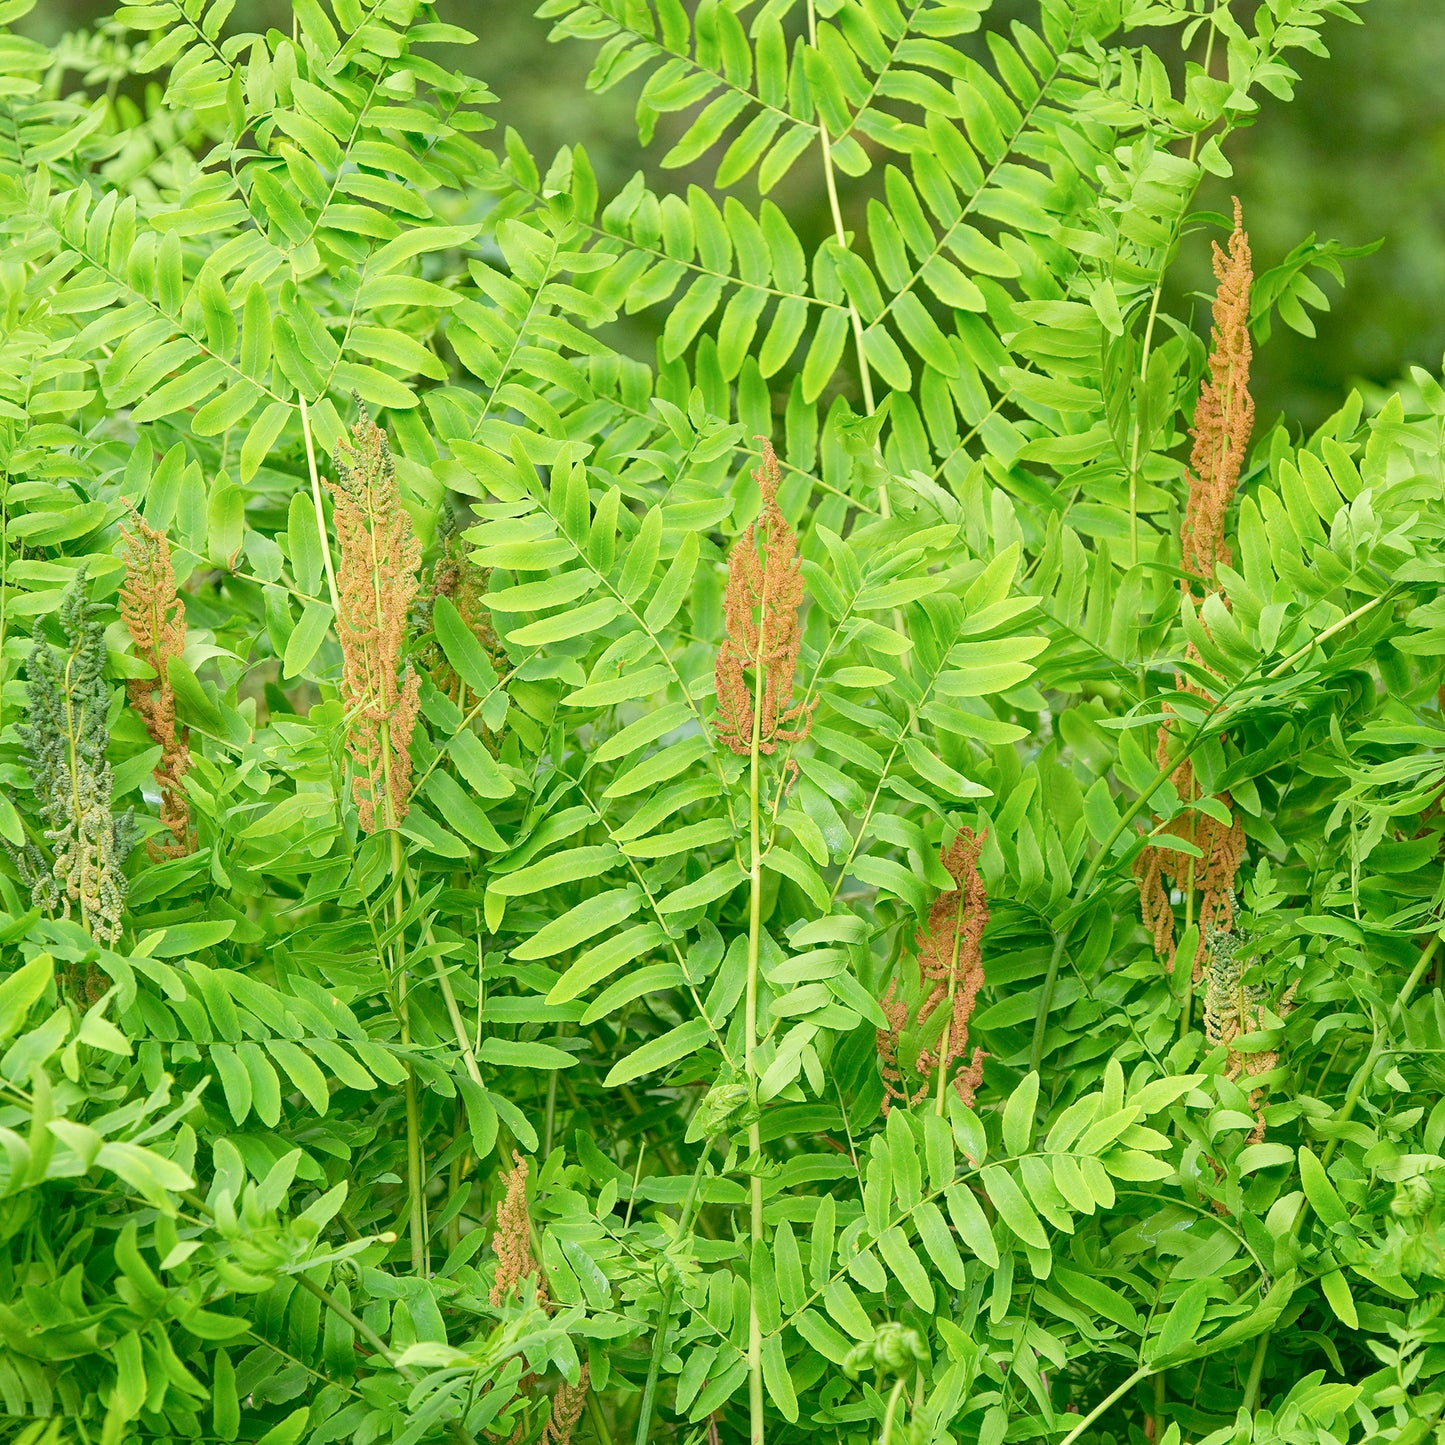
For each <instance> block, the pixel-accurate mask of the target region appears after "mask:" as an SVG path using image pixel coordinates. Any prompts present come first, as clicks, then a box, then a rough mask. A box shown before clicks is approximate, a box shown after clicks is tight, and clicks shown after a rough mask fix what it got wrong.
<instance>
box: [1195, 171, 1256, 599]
mask: <svg viewBox="0 0 1445 1445" xmlns="http://www.w3.org/2000/svg"><path fill="white" fill-rule="evenodd" d="M1214 275H1215V277H1216V279H1217V280H1218V282H1219V286H1218V289H1217V291H1216V292H1215V297H1214V326H1213V329H1212V331H1211V333H1210V343H1211V345H1210V353H1209V375H1208V377H1207V378H1206V379H1205V381H1204V384H1203V385H1202V386H1201V387H1200V389H1199V401H1198V403H1197V404H1196V406H1195V409H1194V427H1193V430H1192V431H1191V433H1190V434H1191V436H1193V438H1194V447H1193V450H1192V451H1191V453H1190V457H1189V471H1188V478H1189V500H1188V503H1187V505H1186V508H1185V513H1184V525H1183V529H1182V532H1181V542H1182V550H1181V559H1180V566H1181V567H1182V568H1183V570H1184V571H1185V572H1186V573H1188V574H1189V576H1190V577H1192V578H1195V579H1197V580H1198V581H1200V582H1201V583H1203V590H1204V591H1205V592H1209V591H1212V590H1214V572H1215V568H1216V566H1217V565H1218V564H1219V563H1221V562H1224V563H1228V561H1229V558H1230V552H1229V546H1228V544H1227V543H1226V542H1225V540H1224V514H1225V512H1226V511H1227V510H1228V507H1229V504H1230V502H1231V501H1232V500H1233V498H1234V491H1235V488H1236V487H1237V486H1238V485H1239V473H1240V469H1241V468H1242V467H1243V465H1244V453H1245V448H1246V447H1247V446H1248V445H1249V436H1250V433H1251V431H1253V429H1254V399H1253V398H1252V397H1251V396H1250V394H1249V363H1250V360H1251V357H1252V355H1253V349H1252V347H1251V345H1250V339H1249V295H1250V288H1251V286H1252V285H1253V282H1254V271H1253V262H1252V259H1251V257H1250V252H1249V236H1248V234H1247V233H1246V232H1245V230H1244V226H1243V216H1242V212H1241V209H1240V205H1239V200H1238V198H1236V199H1235V202H1234V231H1233V234H1232V235H1231V236H1230V238H1229V245H1228V248H1227V249H1225V248H1222V247H1220V246H1219V245H1218V243H1215V245H1214ZM1183 586H1184V590H1185V591H1186V592H1190V591H1193V590H1194V589H1193V587H1192V585H1191V583H1190V582H1189V581H1188V580H1186V581H1185V582H1184V583H1183Z"/></svg>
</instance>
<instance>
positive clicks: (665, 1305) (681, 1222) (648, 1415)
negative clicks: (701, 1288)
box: [633, 1139, 756, 1445]
mask: <svg viewBox="0 0 1445 1445" xmlns="http://www.w3.org/2000/svg"><path fill="white" fill-rule="evenodd" d="M711 1147H712V1140H711V1139H704V1140H703V1141H702V1153H701V1154H699V1155H698V1160H697V1168H696V1169H694V1170H693V1171H692V1183H691V1184H690V1185H689V1186H688V1190H687V1199H686V1200H685V1201H684V1203H683V1206H682V1213H681V1215H679V1216H678V1222H677V1234H678V1238H679V1239H681V1238H682V1237H683V1236H684V1235H686V1233H687V1232H688V1230H689V1229H690V1228H691V1227H692V1223H691V1221H692V1210H693V1205H694V1204H695V1203H696V1202H697V1194H698V1190H699V1188H700V1187H701V1185H702V1176H703V1171H704V1170H705V1169H706V1168H707V1155H708V1150H709V1149H710V1148H711ZM638 1161H639V1163H640V1162H641V1155H639V1156H638ZM633 1192H634V1194H635V1193H636V1185H635V1184H634V1186H633ZM676 1293H677V1273H676V1271H675V1270H669V1271H668V1276H667V1283H666V1284H665V1285H663V1287H662V1309H661V1311H660V1314H659V1317H658V1321H657V1333H656V1335H654V1336H653V1339H652V1355H651V1357H650V1358H649V1360H648V1362H647V1382H646V1383H645V1384H644V1385H643V1387H642V1405H641V1407H640V1408H639V1410H638V1412H637V1435H636V1438H635V1440H634V1442H633V1445H648V1439H649V1437H650V1436H651V1434H652V1417H653V1413H654V1410H655V1409H656V1402H657V1381H658V1377H659V1375H660V1374H661V1373H662V1356H663V1354H664V1353H665V1351H666V1346H667V1327H668V1325H669V1324H671V1322H672V1299H673V1296H674V1295H675V1294H676ZM754 1319H756V1316H754Z"/></svg>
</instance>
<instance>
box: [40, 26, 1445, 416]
mask: <svg viewBox="0 0 1445 1445" xmlns="http://www.w3.org/2000/svg"><path fill="white" fill-rule="evenodd" d="M1236 3H1238V4H1243V3H1246V0H1236ZM1248 3H1252V0H1248ZM111 8H112V6H111V5H109V4H105V3H96V0H42V3H41V5H40V6H38V7H37V9H36V10H35V11H34V12H32V13H31V15H30V16H28V17H27V18H26V20H25V21H24V22H22V26H21V28H22V29H24V30H25V31H26V32H27V33H29V34H30V35H33V36H34V37H35V38H37V39H39V40H43V41H45V42H46V43H50V44H53V43H55V42H56V41H57V40H58V39H59V38H60V37H61V36H62V35H63V34H64V33H65V32H66V31H67V30H73V29H75V28H77V27H80V26H85V25H88V24H90V23H92V21H93V19H94V17H95V16H97V15H101V14H104V13H107V12H108V11H109V10H110V9H111ZM438 8H439V10H440V11H441V14H442V17H443V18H445V19H448V20H451V21H453V22H455V23H457V24H461V25H464V26H466V27H467V28H468V29H469V30H471V31H473V32H474V33H476V34H478V35H480V36H481V37H482V38H481V40H480V42H479V43H478V44H477V45H476V46H474V47H470V48H469V50H461V49H458V50H455V51H453V52H452V53H451V54H449V55H447V56H445V57H441V56H438V57H437V58H438V59H439V60H442V62H443V63H445V64H450V65H453V66H457V67H459V68H465V69H467V70H468V71H470V72H471V73H472V74H475V75H478V76H480V77H481V78H482V79H484V80H486V81H487V82H488V84H490V85H491V87H492V88H493V89H494V90H495V91H496V92H497V95H498V97H499V100H500V104H499V106H498V108H497V114H498V118H499V120H500V121H501V123H503V124H506V125H511V126H514V127H515V128H516V129H517V130H518V131H519V132H520V133H521V134H522V135H523V136H524V137H525V138H526V140H527V141H528V143H529V145H530V146H531V147H532V149H533V150H534V152H535V153H537V154H538V155H539V156H541V155H548V154H550V153H551V152H552V151H553V150H554V149H555V148H556V147H557V146H559V145H563V144H572V143H575V142H579V141H580V142H581V143H582V144H584V145H585V146H586V148H587V150H588V152H589V154H590V155H591V157H592V161H593V165H594V166H595V168H596V169H597V171H598V174H599V177H600V180H601V183H602V188H603V194H604V196H605V195H607V194H608V193H610V191H611V190H612V189H614V188H615V187H616V186H618V185H620V184H621V183H622V182H623V181H625V180H626V178H627V177H628V176H629V175H630V174H631V173H632V172H633V171H634V170H635V169H636V168H637V167H638V166H639V165H643V164H644V157H643V155H642V153H641V152H640V151H639V148H638V146H637V142H636V135H635V131H634V129H633V122H632V104H633V101H634V99H635V96H636V92H637V88H638V86H639V85H640V83H641V80H640V76H634V77H632V78H631V79H630V81H629V82H626V83H624V84H623V85H621V86H619V87H618V88H617V89H616V90H614V91H612V92H610V93H609V94H607V95H604V96H595V95H591V94H589V93H588V92H587V90H586V88H585V81H586V77H587V72H588V69H589V67H590V64H591V59H592V47H590V46H587V45H582V44H579V43H577V42H572V41H568V42H564V43H563V44H561V45H553V44H549V43H548V40H547V29H548V27H547V25H546V23H545V22H542V21H539V20H536V19H534V18H533V16H532V14H531V10H532V6H531V5H530V4H529V3H527V0H480V3H479V0H470V3H468V0H440V3H439V6H438ZM1034 8H1035V6H1034V4H1033V3H1032V0H1001V3H1000V4H999V5H998V6H997V7H996V13H998V14H1003V13H1006V12H1007V13H1019V14H1022V15H1024V16H1027V15H1029V13H1030V12H1031V11H1033V10H1034ZM1357 13H1358V15H1359V16H1360V18H1361V19H1362V20H1363V22H1364V23H1363V24H1361V25H1352V24H1350V23H1348V22H1347V21H1344V20H1335V21H1333V22H1331V24H1330V25H1329V26H1328V28H1327V29H1326V31H1325V37H1326V43H1327V44H1328V46H1329V48H1330V50H1331V51H1332V52H1333V53H1332V56H1331V58H1330V59H1324V58H1317V57H1310V56H1304V57H1303V64H1301V65H1300V67H1299V68H1300V70H1301V73H1302V78H1301V83H1300V85H1299V87H1298V91H1297V93H1296V98H1295V100H1294V101H1293V102H1292V103H1288V104H1286V103H1284V102H1281V101H1271V102H1270V103H1269V104H1268V105H1266V106H1265V107H1264V108H1263V110H1262V111H1261V113H1260V115H1259V118H1258V122H1257V124H1256V125H1255V126H1254V127H1253V128H1251V129H1250V130H1248V131H1246V132H1244V133H1243V134H1241V135H1239V136H1237V137H1236V138H1235V140H1234V142H1233V149H1232V151H1231V155H1232V156H1233V158H1234V161H1235V166H1236V174H1235V177H1234V179H1233V181H1232V182H1229V183H1220V184H1219V185H1218V186H1217V187H1216V188H1215V190H1216V191H1217V194H1215V193H1210V194H1207V195H1206V196H1205V198H1204V199H1205V201H1206V203H1207V204H1210V205H1213V206H1217V207H1219V208H1221V209H1224V208H1227V205H1228V196H1229V192H1230V191H1231V190H1233V191H1235V192H1237V193H1238V194H1239V196H1240V197H1241V199H1242V201H1243V203H1244V208H1245V217H1246V225H1247V226H1248V228H1249V230H1250V233H1251V238H1252V241H1253V247H1254V255H1255V262H1256V267H1257V269H1258V270H1260V271H1264V270H1266V269H1268V268H1269V267H1270V266H1273V265H1275V264H1277V263H1278V261H1279V260H1280V259H1281V258H1282V257H1283V256H1284V255H1285V254H1286V253H1287V252H1288V251H1289V250H1290V249H1291V247H1293V246H1294V245H1295V244H1296V243H1297V242H1299V241H1300V240H1302V239H1303V238H1304V237H1305V236H1307V235H1309V234H1310V233H1311V232H1313V233H1315V234H1316V235H1318V236H1319V237H1320V238H1321V239H1333V240H1338V241H1340V242H1342V243H1344V244H1346V245H1358V244H1360V243H1362V242H1369V241H1375V240H1380V241H1383V245H1382V246H1381V247H1380V249H1379V250H1378V251H1377V252H1375V254H1373V255H1371V256H1366V257H1363V258H1360V259H1356V260H1352V261H1347V262H1346V263H1345V266H1346V272H1345V275H1346V285H1345V288H1344V290H1343V291H1341V290H1340V288H1338V287H1337V286H1335V285H1334V284H1333V283H1332V282H1326V283H1325V287H1326V290H1327V291H1328V293H1329V295H1330V302H1331V307H1332V309H1331V311H1330V312H1329V313H1327V314H1317V315H1316V323H1317V327H1318V335H1317V336H1316V337H1314V338H1306V337H1303V336H1299V335H1297V334H1295V333H1294V332H1292V331H1289V330H1287V329H1285V328H1283V327H1280V326H1276V328H1275V330H1274V334H1273V336H1272V338H1271V339H1270V341H1269V343H1268V344H1267V345H1265V346H1264V347H1263V348H1261V351H1260V354H1259V357H1258V360H1257V363H1256V388H1255V389H1256V393H1257V398H1258V408H1259V417H1260V421H1261V422H1265V423H1267V422H1268V421H1270V420H1271V419H1273V418H1274V417H1275V416H1278V415H1280V414H1283V415H1284V417H1285V418H1286V419H1287V421H1288V422H1289V423H1290V425H1291V426H1292V427H1295V428H1299V427H1303V428H1310V427H1312V426H1314V425H1315V424H1317V423H1318V422H1319V421H1321V420H1323V418H1324V417H1326V416H1327V415H1329V413H1330V412H1331V411H1333V410H1334V409H1335V408H1336V407H1337V406H1338V405H1339V404H1340V402H1341V400H1342V399H1343V397H1344V395H1345V393H1346V392H1347V390H1348V388H1349V387H1350V386H1351V385H1352V384H1354V383H1357V382H1367V383H1375V384H1377V385H1382V386H1383V385H1388V384H1389V383H1391V382H1392V381H1394V380H1395V379H1396V378H1398V377H1400V376H1402V375H1403V374H1404V373H1405V372H1406V370H1407V368H1408V367H1410V366H1412V365H1417V366H1424V367H1427V368H1428V369H1430V370H1431V371H1438V370H1439V368H1440V364H1441V356H1442V352H1445V186H1442V183H1441V182H1442V178H1445V0H1370V3H1368V4H1366V5H1365V6H1364V7H1363V9H1361V10H1360V11H1359V12H1357ZM289 22H290V8H289V5H288V4H286V3H285V0H240V3H239V4H238V5H237V8H236V11H235V12H234V13H233V15H232V18H231V22H230V23H231V25H232V26H236V27H240V28H246V29H254V28H258V27H263V26H265V25H277V26H285V27H287V28H289ZM1296 54H1297V55H1298V54H1299V53H1298V52H1296ZM663 129H664V128H663V127H660V128H659V130H660V132H661V131H662V130H663ZM662 138H663V137H662V136H661V134H660V136H659V139H662ZM665 149H666V147H665V146H658V147H655V148H654V149H653V151H652V153H651V154H652V155H653V156H658V155H661V154H662V153H663V151H664V150H665ZM710 177H711V167H710V166H709V164H708V163H707V161H706V160H705V161H704V163H703V164H702V165H701V166H699V167H698V168H697V170H696V173H695V174H689V173H686V172H684V173H683V174H682V175H681V176H677V175H674V176H673V177H672V178H671V180H670V181H669V182H668V183H670V184H674V185H675V184H678V183H680V182H685V181H687V180H694V179H695V180H697V181H699V182H701V183H704V184H706V183H707V181H708V180H709V179H710ZM785 184H786V185H787V186H788V187H789V188H790V189H789V194H788V196H787V199H786V206H787V208H788V210H789V212H790V214H792V215H793V216H794V217H795V218H797V221H798V224H799V229H800V230H802V231H804V232H805V233H806V232H811V233H812V236H813V238H817V237H818V236H821V235H822V234H823V230H824V225H825V216H824V205H825V202H824V197H823V194H822V189H821V185H815V184H814V182H813V180H812V178H811V177H807V176H805V174H804V168H803V167H798V168H796V170H795V171H794V173H793V175H791V176H790V177H789V179H788V181H787V182H786V183H785ZM847 199H851V200H854V201H858V200H861V199H862V198H861V197H858V196H854V197H850V198H847ZM1179 275H1180V279H1181V287H1182V289H1183V290H1186V291H1187V290H1188V289H1189V288H1190V287H1196V288H1199V289H1200V290H1203V289H1204V288H1206V287H1208V286H1209V285H1210V280H1209V270H1208V241H1207V238H1206V237H1205V236H1204V235H1202V234H1201V235H1195V236H1194V237H1192V238H1191V240H1190V241H1189V242H1188V249H1187V251H1186V254H1185V255H1184V256H1183V257H1182V265H1181V267H1180V272H1179ZM1180 304H1183V305H1185V306H1187V305H1188V303H1187V302H1185V301H1184V300H1183V298H1182V297H1180V298H1179V299H1178V300H1177V301H1176V305H1180ZM1200 320H1201V319H1200V318H1198V317H1196V324H1200ZM659 324H660V323H659Z"/></svg>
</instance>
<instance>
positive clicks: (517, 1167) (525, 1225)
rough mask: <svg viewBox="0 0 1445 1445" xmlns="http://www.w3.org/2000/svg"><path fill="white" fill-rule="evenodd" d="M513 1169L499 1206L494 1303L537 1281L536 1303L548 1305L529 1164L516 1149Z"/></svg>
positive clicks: (496, 1303) (499, 1302)
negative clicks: (530, 1205) (535, 1253)
mask: <svg viewBox="0 0 1445 1445" xmlns="http://www.w3.org/2000/svg"><path fill="white" fill-rule="evenodd" d="M512 1163H513V1167H512V1168H511V1169H509V1170H508V1171H507V1182H506V1190H505V1193H504V1194H503V1195H502V1202H501V1203H500V1204H499V1205H497V1232H496V1233H495V1234H494V1235H493V1236H492V1249H493V1251H494V1252H495V1253H496V1256H497V1273H496V1277H495V1278H494V1279H493V1280H492V1289H491V1295H490V1298H491V1302H492V1305H493V1306H494V1307H496V1306H498V1305H500V1304H501V1303H502V1301H503V1300H504V1299H506V1297H507V1296H508V1295H509V1294H511V1293H512V1291H513V1290H514V1289H516V1288H517V1287H518V1285H520V1284H521V1282H522V1281H523V1280H524V1279H528V1278H530V1277H532V1276H535V1277H536V1281H537V1302H538V1303H539V1304H540V1305H541V1306H542V1307H543V1308H544V1309H546V1308H547V1307H548V1304H549V1299H548V1295H547V1285H546V1282H545V1281H544V1280H543V1278H542V1270H541V1267H540V1266H539V1265H538V1263H537V1261H536V1260H535V1259H534V1258H533V1257H532V1220H531V1216H530V1215H529V1214H528V1213H527V1161H526V1160H525V1159H524V1158H523V1157H522V1156H521V1155H520V1154H519V1153H517V1151H516V1150H515V1149H514V1150H513V1151H512Z"/></svg>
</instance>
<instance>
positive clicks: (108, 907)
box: [6, 566, 139, 944]
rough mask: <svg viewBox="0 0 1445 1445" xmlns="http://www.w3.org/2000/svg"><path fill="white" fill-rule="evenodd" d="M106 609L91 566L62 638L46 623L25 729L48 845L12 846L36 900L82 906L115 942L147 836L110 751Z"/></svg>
mask: <svg viewBox="0 0 1445 1445" xmlns="http://www.w3.org/2000/svg"><path fill="white" fill-rule="evenodd" d="M99 614H100V608H99V607H97V606H96V605H95V604H94V603H93V602H92V601H91V600H90V588H89V584H88V580H87V577H86V569H85V567H84V566H82V567H81V568H80V569H79V570H78V571H77V572H76V574H75V579H74V581H73V582H72V583H71V584H70V586H69V587H67V588H66V590H65V594H64V596H63V598H62V600H61V604H60V616H59V624H60V629H59V630H60V636H61V639H62V645H61V646H60V647H56V646H54V645H53V644H52V643H51V642H50V640H49V639H48V638H47V637H46V636H45V634H44V632H43V630H41V629H39V628H37V630H36V634H35V639H34V643H33V645H32V646H31V649H30V658H29V663H28V666H27V677H26V682H27V688H26V692H27V700H26V708H25V721H24V722H23V723H22V724H21V725H20V726H19V729H18V731H19V734H20V740H21V743H22V745H23V748H24V755H23V763H24V766H25V768H26V771H27V772H28V773H29V774H30V780H31V783H32V785H33V786H34V789H35V801H36V806H37V810H38V812H39V814H40V818H41V820H42V822H43V824H44V828H43V836H44V840H45V847H44V848H42V847H40V846H39V845H38V844H36V843H35V842H34V841H30V840H27V842H26V844H25V846H24V847H23V848H20V849H17V848H14V847H11V846H10V845H9V844H7V845H6V846H7V848H8V849H9V852H10V854H11V857H12V858H13V859H14V861H15V864H16V867H17V869H18V870H19V873H20V878H21V881H22V883H24V884H25V886H26V887H28V888H29V889H30V898H31V902H32V904H33V905H34V906H35V907H38V908H41V909H43V910H44V911H45V912H46V913H48V914H49V915H50V916H51V917H55V916H57V915H58V916H59V917H61V918H69V917H71V916H72V915H73V914H78V915H79V918H80V923H81V926H82V927H83V928H85V929H86V930H87V932H89V933H90V934H91V936H92V937H93V938H95V939H96V940H97V941H98V942H100V943H106V944H113V943H115V942H116V941H117V940H118V939H119V938H120V934H121V915H122V913H123V910H124V907H125V894H126V878H125V873H124V872H123V868H124V864H125V860H126V858H127V856H128V855H129V853H130V851H131V849H132V848H133V847H134V846H135V843H136V839H137V837H138V836H139V835H138V830H137V828H136V822H135V815H134V814H133V813H132V812H129V811H127V812H125V813H122V814H120V815H119V816H117V814H116V812H115V809H114V791H115V785H114V780H113V777H112V775H111V769H110V763H109V761H108V760H107V758H106V750H107V748H108V747H109V746H110V726H109V720H108V719H109V712H110V707H111V691H110V687H109V685H108V684H107V683H106V680H105V640H104V630H103V628H102V626H101V622H100V617H99Z"/></svg>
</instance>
